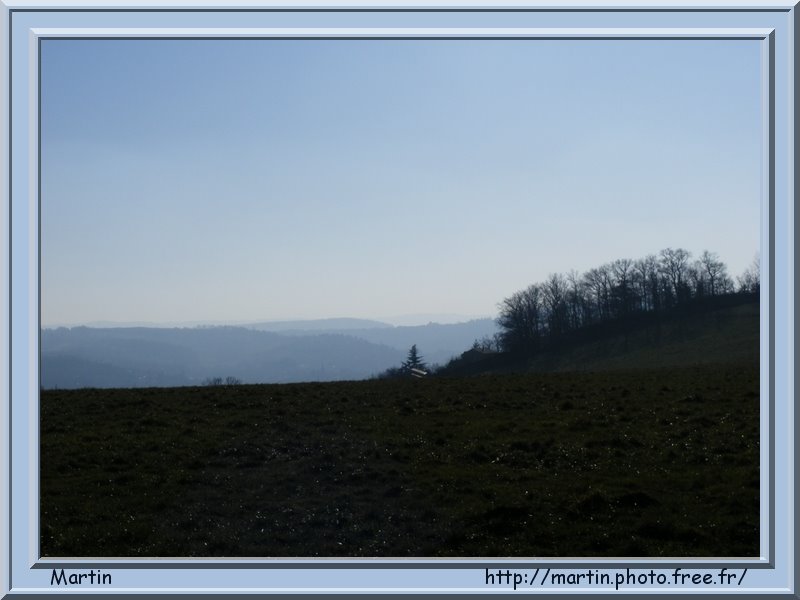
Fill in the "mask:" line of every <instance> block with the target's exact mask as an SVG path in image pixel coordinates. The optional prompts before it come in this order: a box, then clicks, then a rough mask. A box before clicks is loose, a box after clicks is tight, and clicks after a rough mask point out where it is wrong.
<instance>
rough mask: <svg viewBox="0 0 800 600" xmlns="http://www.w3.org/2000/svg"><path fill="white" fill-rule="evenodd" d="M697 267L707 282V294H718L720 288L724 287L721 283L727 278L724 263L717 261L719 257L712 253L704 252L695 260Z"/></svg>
mask: <svg viewBox="0 0 800 600" xmlns="http://www.w3.org/2000/svg"><path fill="white" fill-rule="evenodd" d="M697 263H698V264H697V267H698V269H699V270H701V272H702V273H703V274H704V275H705V279H706V280H707V281H708V293H709V294H711V295H712V296H716V295H717V294H719V293H720V291H721V287H724V286H723V285H722V284H723V281H724V280H725V279H726V278H727V277H728V273H727V270H726V268H725V263H724V262H722V261H721V260H719V257H718V256H717V255H716V254H715V253H714V252H709V251H708V250H704V251H703V253H702V254H701V255H700V258H699V259H698V260H697Z"/></svg>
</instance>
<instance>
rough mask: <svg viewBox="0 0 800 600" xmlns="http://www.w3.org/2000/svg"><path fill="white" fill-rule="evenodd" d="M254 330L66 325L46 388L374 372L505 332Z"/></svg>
mask: <svg viewBox="0 0 800 600" xmlns="http://www.w3.org/2000/svg"><path fill="white" fill-rule="evenodd" d="M256 325H260V326H262V327H277V328H278V329H281V328H284V329H281V330H280V331H259V330H256V329H254V328H252V326H251V328H248V327H222V326H200V327H192V328H185V327H184V328H167V327H116V328H115V327H104V328H94V327H72V328H66V327H61V328H57V329H44V330H43V331H42V338H41V339H42V369H41V383H42V386H43V387H44V388H46V389H52V388H56V387H58V388H77V387H147V386H181V385H199V384H201V383H202V382H203V381H204V380H206V379H208V378H211V377H223V378H224V377H229V376H230V377H235V378H237V379H239V380H241V381H242V382H243V383H289V382H299V381H336V380H346V379H365V378H368V377H371V376H373V375H377V374H378V373H381V372H383V371H385V370H386V369H388V368H390V367H397V366H399V365H400V364H401V362H402V361H403V360H404V359H405V357H406V353H407V352H408V349H409V348H410V347H411V346H412V345H413V344H417V346H418V347H419V349H420V352H421V353H422V355H423V357H424V358H425V360H427V361H428V362H429V364H430V363H435V362H439V363H444V362H446V361H448V360H449V359H450V358H452V357H453V356H457V355H459V354H460V353H461V352H463V350H464V349H465V348H468V347H470V346H471V345H472V342H473V341H474V340H475V339H476V338H480V337H483V336H484V335H490V334H491V333H494V331H496V325H495V324H494V322H493V321H492V320H491V319H483V320H480V321H471V322H469V323H458V324H452V325H438V324H430V325H422V326H415V327H393V326H391V325H388V324H385V323H380V322H378V321H368V320H363V319H325V320H319V321H294V322H283V323H280V324H269V323H262V324H256Z"/></svg>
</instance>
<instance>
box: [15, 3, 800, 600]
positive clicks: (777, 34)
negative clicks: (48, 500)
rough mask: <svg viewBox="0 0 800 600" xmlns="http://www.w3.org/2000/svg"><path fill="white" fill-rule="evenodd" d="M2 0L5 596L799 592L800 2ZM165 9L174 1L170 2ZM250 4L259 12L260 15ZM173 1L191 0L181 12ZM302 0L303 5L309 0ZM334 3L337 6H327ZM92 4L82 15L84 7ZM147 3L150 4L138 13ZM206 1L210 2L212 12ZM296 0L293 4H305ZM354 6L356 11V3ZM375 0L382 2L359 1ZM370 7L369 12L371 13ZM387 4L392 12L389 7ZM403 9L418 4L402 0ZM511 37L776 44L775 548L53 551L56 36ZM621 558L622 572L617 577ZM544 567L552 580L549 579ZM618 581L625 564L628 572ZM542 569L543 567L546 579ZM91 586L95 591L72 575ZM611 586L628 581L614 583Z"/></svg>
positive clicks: (770, 411) (768, 256) (771, 514)
mask: <svg viewBox="0 0 800 600" xmlns="http://www.w3.org/2000/svg"><path fill="white" fill-rule="evenodd" d="M53 4H54V2H52V1H51V2H49V3H48V2H46V1H44V0H28V1H25V0H0V31H2V35H0V85H1V86H2V95H0V97H1V98H2V103H3V109H4V110H3V121H2V123H3V127H2V132H3V142H4V143H3V144H2V148H1V149H0V158H2V169H3V170H2V176H0V182H1V185H0V193H1V194H2V209H1V210H0V238H2V240H1V241H0V281H2V284H1V285H2V287H3V289H2V294H0V309H1V311H0V312H1V313H2V322H0V336H1V337H2V345H0V438H2V440H1V443H0V481H2V494H0V503H2V504H0V544H2V545H0V560H1V561H2V562H1V563H0V594H5V593H9V592H11V593H12V595H14V596H16V595H17V593H19V594H20V596H21V597H22V595H23V594H24V593H31V592H38V593H43V592H45V593H46V592H51V591H61V592H63V591H64V588H55V587H51V586H50V579H51V573H52V569H53V568H54V567H58V568H59V569H60V568H62V567H63V568H65V569H66V572H67V573H69V572H71V570H73V571H75V572H80V571H87V570H88V569H91V568H95V569H97V568H100V569H102V571H103V572H104V573H110V574H112V576H113V584H112V586H110V587H98V586H92V587H90V588H87V589H86V590H85V591H87V592H88V591H91V592H104V593H111V592H113V593H133V592H143V593H144V592H147V593H174V592H193V593H208V592H217V593H226V594H230V593H234V592H241V593H275V592H287V593H300V592H304V593H311V592H314V593H324V592H334V591H335V592H339V593H342V592H347V593H349V594H365V593H376V592H395V593H397V592H408V593H425V592H427V593H448V592H449V593H459V594H475V593H490V592H491V593H497V592H500V591H511V590H510V588H509V587H505V588H501V587H499V586H494V587H487V586H486V585H485V572H484V568H485V567H491V568H493V569H495V570H496V569H497V568H502V569H504V570H505V569H506V568H508V569H511V570H512V571H514V570H516V571H518V572H520V573H524V574H525V575H526V576H529V577H530V576H533V575H534V573H535V572H536V569H541V573H542V574H543V573H544V570H545V569H547V568H551V569H555V568H561V569H569V568H573V569H580V570H581V572H585V571H586V569H588V568H591V569H592V570H594V569H620V568H621V569H622V570H623V571H624V569H625V568H626V567H630V568H632V569H641V570H644V572H646V571H647V570H648V569H650V568H653V569H656V570H659V569H664V573H668V572H672V570H673V569H674V568H675V567H677V566H680V567H682V568H683V569H684V570H697V571H698V572H699V571H700V570H702V569H708V572H709V573H716V572H718V571H719V569H721V568H723V567H726V568H728V569H732V570H738V571H741V570H742V569H743V568H745V567H746V568H748V572H747V578H746V580H743V585H741V586H739V587H733V588H730V589H728V588H721V587H719V586H709V587H702V586H699V587H697V586H696V587H687V588H686V589H679V587H676V586H675V585H666V586H663V587H659V586H647V585H645V586H639V587H635V588H632V589H631V590H630V591H635V592H637V593H676V592H680V593H687V592H689V591H691V592H698V593H699V592H711V593H717V594H719V593H720V592H723V591H724V592H730V593H731V594H733V593H735V594H736V595H748V594H767V593H769V594H778V595H784V596H791V597H796V596H797V593H798V592H797V590H798V589H799V588H798V574H797V572H796V571H795V569H794V565H795V564H796V562H797V554H796V540H797V537H798V536H797V533H798V531H797V523H798V519H797V507H796V498H797V496H796V475H797V462H796V456H797V446H796V441H795V431H796V427H797V423H798V417H797V414H796V413H795V411H794V399H795V387H794V367H795V360H796V358H795V352H794V350H795V333H796V329H795V319H794V308H795V303H794V299H795V275H796V272H795V261H794V252H795V241H794V234H795V228H796V225H797V222H796V220H795V219H796V217H795V211H794V202H795V200H796V197H797V196H796V190H795V184H794V172H795V167H796V164H797V156H798V155H797V153H796V144H797V142H796V139H797V138H796V121H795V119H796V115H797V106H796V100H795V85H796V73H797V66H796V64H797V63H796V60H795V59H796V57H797V55H798V45H797V42H796V40H795V32H796V31H797V29H798V23H799V22H800V21H799V20H798V13H797V8H796V6H795V3H794V2H788V1H783V0H779V1H774V2H769V3H759V2H741V1H740V2H734V1H733V0H731V1H729V2H722V1H713V2H705V3H704V4H703V5H702V6H701V5H700V4H696V3H692V2H688V1H683V2H677V1H670V0H664V1H663V2H659V3H658V5H657V6H656V5H655V4H652V3H650V4H649V5H648V4H645V3H643V2H622V1H620V2H616V3H615V4H613V5H608V4H600V3H599V2H584V3H582V4H574V5H572V6H567V5H563V4H559V5H553V3H549V4H548V3H545V2H540V1H536V0H517V1H510V2H505V3H503V4H502V5H496V6H491V5H486V4H485V3H480V2H474V1H473V2H470V1H468V0H462V1H457V0H455V1H448V0H445V1H440V2H438V3H437V4H436V5H435V6H434V5H433V4H432V3H425V2H423V1H422V0H416V1H414V0H396V1H394V2H392V3H391V4H387V3H382V4H381V3H379V2H378V0H373V1H372V2H369V1H365V2H357V1H355V2H353V1H351V2H350V3H348V4H346V5H345V4H341V3H336V2H333V1H329V2H325V1H318V2H316V3H311V2H308V1H302V0H301V2H297V3H294V4H291V5H287V3H280V2H278V1H277V0H273V1H270V0H261V1H253V2H244V3H241V2H240V3H238V4H237V6H239V7H243V8H241V9H237V10H233V9H227V8H226V6H225V5H224V4H222V3H221V2H219V3H216V4H215V3H214V2H203V1H200V0H198V1H197V2H189V1H187V2H174V3H171V4H169V5H167V4H166V3H164V4H161V3H156V2H147V1H145V0H131V1H130V2H127V3H126V5H125V6H126V7H127V8H128V10H123V9H119V8H115V6H114V5H113V4H111V3H110V2H103V1H102V0H100V1H98V2H90V1H88V0H84V2H83V3H82V4H73V3H70V4H67V3H64V4H63V7H62V6H61V4H59V7H60V8H59V9H58V10H56V9H53ZM153 7H157V8H153ZM244 7H246V9H247V10H244ZM167 8H172V9H174V10H166V9H167ZM299 8H302V9H303V10H296V9H299ZM323 8H324V9H325V10H322V9H323ZM78 9H80V10H78ZM131 9H133V10H131ZM197 9H204V10H197ZM289 9H292V10H289ZM343 9H347V10H343ZM360 9H365V10H360ZM366 9H369V10H366ZM376 9H377V10H376ZM397 9H402V10H397ZM95 36H105V37H142V36H147V37H153V36H155V37H188V36H193V37H198V36H199V37H220V36H221V37H237V36H251V37H252V36H256V37H262V36H263V37H276V36H277V37H297V36H303V37H359V36H371V37H398V36H399V37H445V38H446V37H452V36H457V37H476V38H483V37H506V36H515V37H523V38H532V39H536V38H551V39H552V38H564V37H581V38H583V37H588V38H606V37H613V38H637V39H638V38H670V39H675V43H680V40H681V39H686V38H697V37H701V38H710V39H716V38H726V39H730V38H736V39H747V40H752V42H753V43H757V44H759V45H760V47H761V52H762V79H761V92H762V97H763V99H764V102H763V105H764V107H765V110H764V113H763V125H764V127H763V130H764V140H763V141H764V144H763V163H762V164H763V172H764V175H765V176H764V178H763V185H762V224H761V232H762V247H761V257H762V288H761V289H762V303H761V306H762V316H761V331H762V339H761V391H762V394H761V398H762V410H761V440H762V444H761V452H762V454H761V467H762V471H761V472H762V488H761V492H762V493H761V497H762V511H761V525H762V526H761V553H760V554H761V556H760V557H759V558H757V559H715V558H711V557H709V558H707V559H700V560H686V559H681V560H669V559H664V560H654V559H627V560H625V559H607V560H588V559H583V560H581V559H574V560H568V559H559V560H532V559H527V560H526V559H505V558H498V557H488V558H483V559H470V560H422V559H419V560H418V559H403V560H374V559H373V560H359V559H330V560H311V559H285V560H280V559H264V560H258V559H253V560H239V559H227V560H189V559H159V560H139V559H137V560H126V559H112V558H107V557H104V558H101V559H98V560H77V559H63V560H54V559H47V560H42V559H40V557H39V554H38V423H39V420H38V419H39V413H38V399H39V398H38V394H39V322H40V315H39V212H38V211H39V199H38V188H39V171H38V169H39V147H38V117H39V115H38V85H39V55H38V52H39V40H40V39H42V38H51V37H95ZM612 572H613V571H609V573H612ZM540 576H541V575H540ZM612 577H614V575H612ZM537 581H538V579H537ZM70 589H71V591H78V590H79V588H77V587H73V588H70ZM604 591H608V590H606V589H605V588H603V587H599V586H584V587H580V586H572V587H567V588H554V587H539V586H534V587H527V588H525V590H521V589H520V590H517V591H516V593H524V592H529V593H539V594H541V593H548V594H554V595H555V594H558V593H564V592H566V593H578V592H593V593H603V592H604ZM610 593H614V590H613V588H612V589H611V591H610Z"/></svg>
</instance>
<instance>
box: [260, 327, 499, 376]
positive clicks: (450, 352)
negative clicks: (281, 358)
mask: <svg viewBox="0 0 800 600" xmlns="http://www.w3.org/2000/svg"><path fill="white" fill-rule="evenodd" d="M364 324H367V326H365V325H364ZM249 327H251V328H254V329H261V330H267V331H273V332H277V333H281V334H283V335H295V336H296V335H303V336H309V335H317V334H319V333H321V332H327V333H331V334H340V335H348V336H352V337H355V338H358V339H361V340H364V341H367V342H370V343H372V344H379V345H382V346H389V347H390V348H395V349H397V350H401V351H403V353H405V352H407V351H408V349H409V348H411V346H412V345H414V344H416V345H417V347H418V348H419V351H420V353H421V354H422V356H423V358H424V359H425V361H426V362H427V363H428V364H435V363H437V364H444V363H446V362H447V361H449V360H450V359H451V358H453V357H454V356H458V355H459V354H461V353H462V352H463V351H464V350H465V349H467V348H469V347H470V346H472V344H473V342H474V341H475V340H476V339H481V338H483V337H486V336H488V337H491V336H493V335H494V334H495V333H497V331H498V327H497V324H496V323H495V322H494V320H493V319H473V320H471V321H467V322H465V323H448V324H441V323H428V324H427V325H403V326H398V327H393V326H391V325H388V324H386V323H381V322H380V321H367V320H362V319H324V320H315V321H286V322H276V323H262V324H255V325H250V326H249ZM388 366H392V365H388Z"/></svg>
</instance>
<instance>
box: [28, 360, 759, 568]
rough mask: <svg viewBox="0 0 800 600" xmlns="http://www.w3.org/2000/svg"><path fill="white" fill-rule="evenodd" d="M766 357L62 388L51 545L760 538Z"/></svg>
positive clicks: (681, 550) (193, 550)
mask: <svg viewBox="0 0 800 600" xmlns="http://www.w3.org/2000/svg"><path fill="white" fill-rule="evenodd" d="M758 391H759V388H758V369H757V368H756V367H755V366H753V367H743V366H739V365H736V366H730V365H729V366H713V365H705V366H698V367H687V368H662V369H648V370H644V369H643V370H631V371H609V372H603V373H551V374H528V375H495V376H484V377H475V378H461V379H457V378H453V379H444V378H442V379H428V380H393V381H392V380H382V381H361V382H336V383H307V384H289V385H252V386H234V387H205V388H171V389H136V390H133V389H131V390H98V389H86V390H74V391H45V392H43V393H42V398H41V524H42V540H41V543H42V554H43V555H44V556H104V557H112V556H141V557H151V556H213V557H217V556H254V557H301V556H302V557H313V556H331V557H334V556H336V557H344V556H351V557H362V556H363V557H371V556H374V557H435V556H438V557H472V556H481V557H506V556H511V557H545V556H555V557H569V556H587V557H605V556H678V557H693V556H754V555H757V554H758V551H759V547H758V515H759V467H758V453H759V438H758V430H759V425H758V424H759V396H758Z"/></svg>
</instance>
